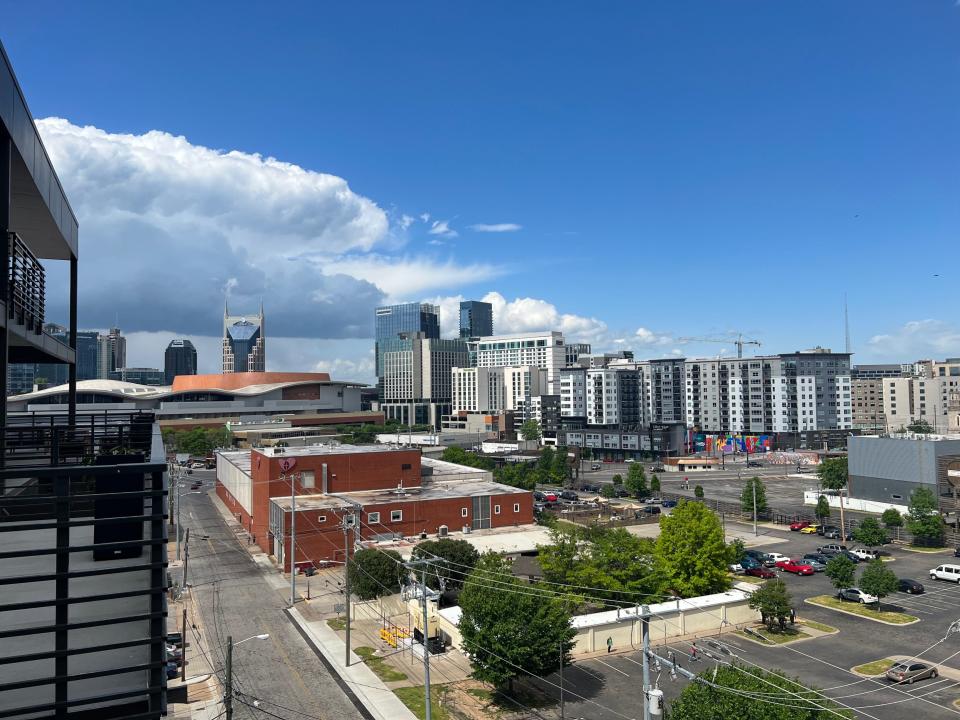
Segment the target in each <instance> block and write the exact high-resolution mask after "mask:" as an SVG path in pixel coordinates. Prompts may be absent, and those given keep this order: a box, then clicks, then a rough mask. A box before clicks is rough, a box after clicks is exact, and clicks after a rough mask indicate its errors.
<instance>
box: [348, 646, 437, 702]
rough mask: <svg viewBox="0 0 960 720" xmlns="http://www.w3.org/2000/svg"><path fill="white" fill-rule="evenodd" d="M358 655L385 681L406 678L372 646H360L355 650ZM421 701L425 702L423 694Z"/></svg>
mask: <svg viewBox="0 0 960 720" xmlns="http://www.w3.org/2000/svg"><path fill="white" fill-rule="evenodd" d="M353 651H354V652H355V653H356V654H357V655H359V656H360V657H362V658H363V661H364V662H365V663H366V664H367V667H369V668H370V669H371V670H373V672H374V673H375V674H376V676H377V677H378V678H380V679H381V680H383V681H384V682H396V681H397V680H406V679H407V676H406V675H405V674H404V673H402V672H400V671H399V670H394V669H393V668H392V667H390V666H389V665H387V663H386V662H385V661H384V659H383V658H381V657H377V656H376V654H375V653H376V650H374V649H373V648H372V647H358V648H354V650H353ZM420 702H421V703H422V702H423V697H422V696H421V698H420Z"/></svg>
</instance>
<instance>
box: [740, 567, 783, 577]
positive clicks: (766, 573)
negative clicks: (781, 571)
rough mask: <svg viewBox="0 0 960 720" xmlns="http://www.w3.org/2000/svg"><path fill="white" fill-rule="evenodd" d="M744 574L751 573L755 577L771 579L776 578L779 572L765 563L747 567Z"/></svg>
mask: <svg viewBox="0 0 960 720" xmlns="http://www.w3.org/2000/svg"><path fill="white" fill-rule="evenodd" d="M743 574H744V575H751V576H753V577H758V578H762V579H764V580H769V579H771V578H775V577H776V576H777V574H776V573H775V572H774V571H773V570H771V569H770V568H765V567H763V565H757V566H756V567H752V568H747V569H746V570H744V571H743Z"/></svg>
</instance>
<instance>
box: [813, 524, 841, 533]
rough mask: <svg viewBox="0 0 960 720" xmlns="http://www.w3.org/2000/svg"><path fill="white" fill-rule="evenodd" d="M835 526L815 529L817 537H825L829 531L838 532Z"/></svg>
mask: <svg viewBox="0 0 960 720" xmlns="http://www.w3.org/2000/svg"><path fill="white" fill-rule="evenodd" d="M839 529H840V528H838V527H837V526H836V525H821V526H820V527H818V528H817V535H826V534H827V533H828V532H830V531H831V530H839Z"/></svg>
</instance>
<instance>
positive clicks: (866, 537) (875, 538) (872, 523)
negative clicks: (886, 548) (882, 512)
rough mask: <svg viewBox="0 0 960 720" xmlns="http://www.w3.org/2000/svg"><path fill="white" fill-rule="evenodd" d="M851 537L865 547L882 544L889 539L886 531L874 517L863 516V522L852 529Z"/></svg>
mask: <svg viewBox="0 0 960 720" xmlns="http://www.w3.org/2000/svg"><path fill="white" fill-rule="evenodd" d="M853 539H854V540H856V541H857V542H858V543H863V544H864V545H866V546H867V547H876V546H877V545H883V544H884V543H886V542H887V541H888V540H889V538H888V537H887V533H885V532H884V530H883V528H882V527H880V523H879V522H878V521H877V519H876V518H874V517H868V518H864V520H863V522H861V523H860V524H859V525H858V526H857V527H855V528H854V529H853Z"/></svg>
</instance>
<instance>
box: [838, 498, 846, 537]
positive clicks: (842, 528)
mask: <svg viewBox="0 0 960 720" xmlns="http://www.w3.org/2000/svg"><path fill="white" fill-rule="evenodd" d="M838 497H839V498H840V544H841V545H843V543H845V542H846V541H847V526H846V524H845V523H844V522H843V488H840V490H839V495H838Z"/></svg>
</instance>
